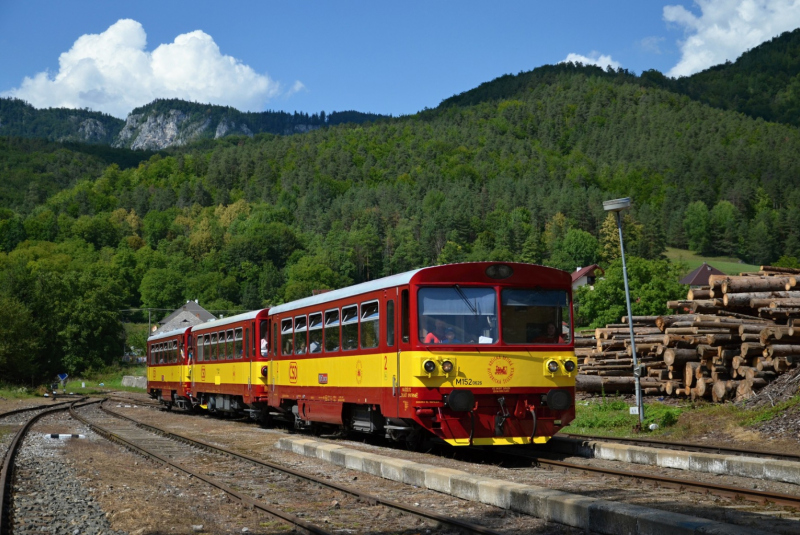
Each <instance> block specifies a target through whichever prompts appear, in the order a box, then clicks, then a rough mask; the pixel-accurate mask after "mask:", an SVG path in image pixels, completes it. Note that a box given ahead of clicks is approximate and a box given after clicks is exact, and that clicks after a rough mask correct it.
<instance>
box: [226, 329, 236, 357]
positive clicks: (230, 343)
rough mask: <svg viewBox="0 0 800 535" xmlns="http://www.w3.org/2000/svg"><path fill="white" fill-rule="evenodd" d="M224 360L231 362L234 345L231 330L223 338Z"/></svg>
mask: <svg viewBox="0 0 800 535" xmlns="http://www.w3.org/2000/svg"><path fill="white" fill-rule="evenodd" d="M225 346H226V349H225V358H227V359H228V360H231V359H232V358H233V356H234V353H235V350H234V343H233V329H231V330H230V331H228V333H227V336H226V337H225Z"/></svg>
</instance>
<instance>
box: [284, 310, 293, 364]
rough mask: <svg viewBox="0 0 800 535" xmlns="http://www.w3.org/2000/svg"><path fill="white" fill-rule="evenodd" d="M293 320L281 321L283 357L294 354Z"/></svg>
mask: <svg viewBox="0 0 800 535" xmlns="http://www.w3.org/2000/svg"><path fill="white" fill-rule="evenodd" d="M292 334H293V333H292V318H289V319H285V320H283V321H281V355H291V354H292V349H293V346H292V340H293V337H292Z"/></svg>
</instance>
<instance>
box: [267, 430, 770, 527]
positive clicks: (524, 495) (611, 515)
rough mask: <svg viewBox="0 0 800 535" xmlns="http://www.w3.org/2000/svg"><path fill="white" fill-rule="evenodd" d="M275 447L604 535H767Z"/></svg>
mask: <svg viewBox="0 0 800 535" xmlns="http://www.w3.org/2000/svg"><path fill="white" fill-rule="evenodd" d="M277 447H278V448H279V449H282V450H285V451H291V452H294V453H297V454H299V455H304V456H306V457H315V458H317V459H322V460H324V461H328V462H331V463H333V464H336V465H338V466H342V467H346V468H350V469H352V470H358V471H361V472H366V473H368V474H372V475H375V476H379V477H383V478H385V479H391V480H392V481H398V482H401V483H406V484H409V485H416V486H418V487H421V488H427V489H431V490H435V491H438V492H442V493H445V494H449V495H452V496H456V497H458V498H463V499H465V500H472V501H477V502H481V503H485V504H489V505H494V506H496V507H501V508H503V509H510V510H512V511H516V512H519V513H524V514H528V515H532V516H536V517H539V518H542V519H545V520H548V521H551V522H557V523H559V524H565V525H567V526H572V527H576V528H580V529H584V530H590V531H593V532H597V533H604V534H608V535H662V534H670V535H689V534H701V533H702V534H710V533H725V534H743V535H744V534H749V535H756V534H763V535H766V534H767V533H768V532H765V531H759V530H756V529H750V528H746V527H741V526H734V525H731V524H724V523H722V522H716V521H714V520H708V519H705V518H698V517H693V516H688V515H683V514H680V513H672V512H668V511H660V510H657V509H650V508H648V507H642V506H639V505H631V504H626V503H619V502H611V501H607V500H600V499H597V498H590V497H587V496H581V495H579V494H570V493H568V492H562V491H559V490H554V489H549V488H545V487H538V486H535V485H523V484H521V483H514V482H511V481H504V480H501V479H493V478H487V477H481V476H475V475H472V474H469V473H468V472H464V471H461V470H453V469H450V468H442V467H439V466H433V465H429V464H423V463H416V462H413V461H407V460H405V459H394V458H392V457H388V456H384V455H376V454H373V453H366V452H362V451H358V450H354V449H351V448H345V447H343V446H337V445H335V444H327V443H321V442H317V441H315V440H310V439H305V438H281V439H280V440H279V441H278V444H277Z"/></svg>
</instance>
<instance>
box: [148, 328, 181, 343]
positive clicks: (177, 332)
mask: <svg viewBox="0 0 800 535" xmlns="http://www.w3.org/2000/svg"><path fill="white" fill-rule="evenodd" d="M191 328H192V327H191V326H187V327H181V328H179V329H173V330H171V331H167V332H164V333H158V334H156V335H154V336H151V337H149V338H148V339H147V341H148V342H152V341H154V340H161V339H164V338H171V337H173V336H179V335H182V334H183V333H185V332H186V330H187V329H191Z"/></svg>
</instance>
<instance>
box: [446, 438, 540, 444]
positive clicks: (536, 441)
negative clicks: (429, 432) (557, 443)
mask: <svg viewBox="0 0 800 535" xmlns="http://www.w3.org/2000/svg"><path fill="white" fill-rule="evenodd" d="M551 438H552V437H536V438H534V439H533V442H534V444H546V443H547V441H548V440H550V439H551ZM444 441H445V442H447V443H448V444H450V445H451V446H469V439H468V438H446V439H444ZM530 443H531V437H490V438H475V439H472V445H473V446H513V445H514V444H530Z"/></svg>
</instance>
